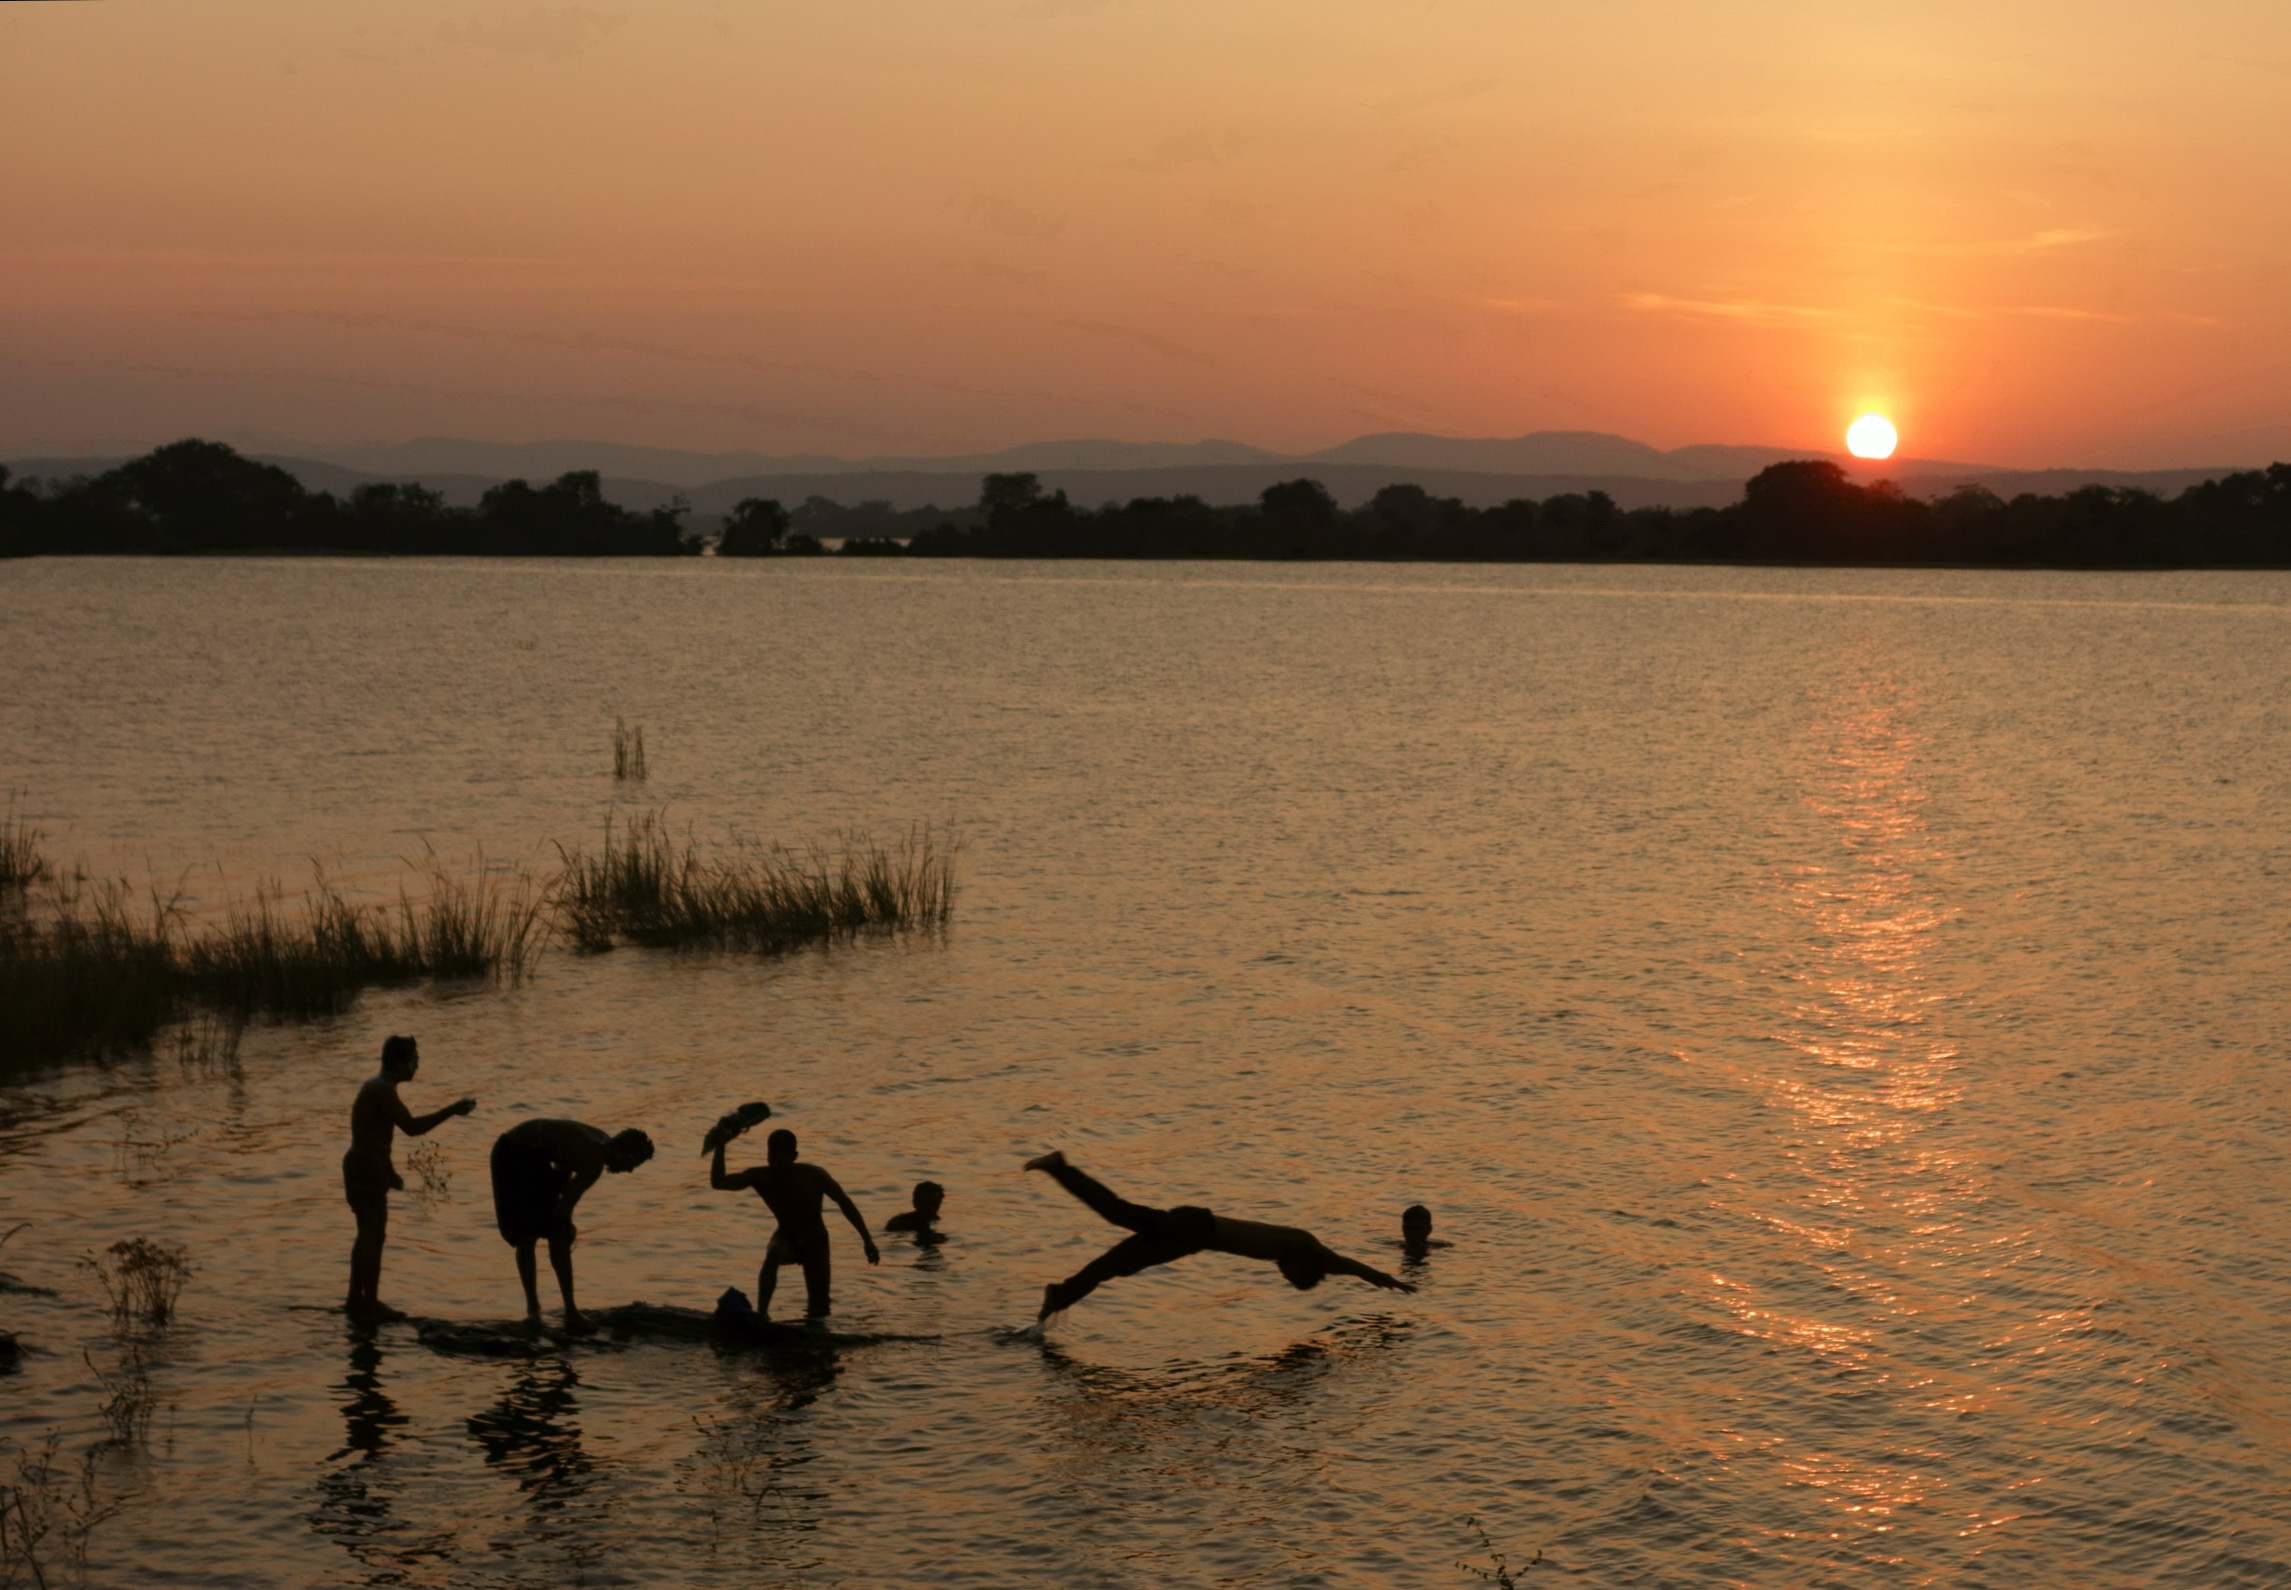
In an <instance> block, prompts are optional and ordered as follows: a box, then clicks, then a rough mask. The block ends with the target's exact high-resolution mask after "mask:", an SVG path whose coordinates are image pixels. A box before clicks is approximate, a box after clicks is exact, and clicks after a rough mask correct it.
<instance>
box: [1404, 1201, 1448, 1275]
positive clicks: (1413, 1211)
mask: <svg viewBox="0 0 2291 1590" xmlns="http://www.w3.org/2000/svg"><path fill="white" fill-rule="evenodd" d="M1447 1246H1448V1244H1447V1243H1445V1242H1435V1241H1433V1240H1432V1211H1431V1210H1429V1209H1427V1208H1425V1207H1424V1206H1423V1205H1422V1204H1410V1205H1409V1206H1408V1207H1407V1208H1405V1209H1403V1210H1401V1211H1400V1249H1401V1252H1403V1253H1404V1254H1406V1255H1407V1257H1408V1259H1409V1262H1411V1263H1414V1262H1416V1261H1418V1260H1421V1259H1422V1258H1423V1257H1424V1255H1425V1254H1427V1253H1430V1252H1431V1251H1432V1250H1433V1249H1434V1248H1444V1247H1447Z"/></svg>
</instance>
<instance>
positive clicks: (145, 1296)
mask: <svg viewBox="0 0 2291 1590" xmlns="http://www.w3.org/2000/svg"><path fill="white" fill-rule="evenodd" d="M80 1263H81V1264H82V1265H83V1266H84V1267H86V1268H87V1269H90V1270H93V1271H95V1276H96V1279H97V1280H98V1281H101V1282H102V1283H103V1290H104V1295H105V1296H106V1297H108V1298H110V1299H111V1317H112V1320H113V1322H114V1323H115V1324H116V1325H118V1326H119V1328H120V1329H122V1330H126V1329H128V1328H130V1327H132V1326H136V1325H149V1326H153V1327H159V1326H164V1325H166V1324H168V1323H169V1322H170V1321H172V1320H173V1319H174V1318H175V1300H176V1299H177V1298H178V1297H180V1296H182V1295H183V1283H184V1282H185V1281H188V1280H189V1279H190V1278H191V1266H190V1263H189V1261H188V1260H186V1259H185V1258H184V1256H183V1250H182V1249H181V1248H171V1247H169V1246H167V1245H166V1244H165V1243H163V1242H154V1241H152V1240H151V1239H150V1238H149V1237H132V1238H126V1239H123V1240H121V1241H118V1242H115V1243H113V1244H112V1245H111V1246H110V1248H108V1249H106V1250H105V1251H104V1252H102V1253H91V1254H89V1255H88V1256H87V1257H86V1258H84V1259H82V1260H80Z"/></svg>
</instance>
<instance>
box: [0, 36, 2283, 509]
mask: <svg viewBox="0 0 2291 1590" xmlns="http://www.w3.org/2000/svg"><path fill="white" fill-rule="evenodd" d="M0 129H4V130H5V138H4V139H0V173H4V174H5V176H4V192H5V196H6V214H7V224H6V228H5V232H4V233H0V281H4V283H5V292H4V293H0V453H5V454H11V455H23V454H27V453H32V452H37V451H41V450H44V449H79V448H103V447H111V446H121V445H134V444H142V443H149V442H155V441H161V440H166V439H169V438H172V437H175V436H180V435H185V434H201V435H209V436H217V437H221V438H224V439H228V440H232V441H236V442H239V443H241V444H243V445H245V444H251V445H257V446H266V447H269V446H286V445H291V444H293V443H297V442H302V443H311V444H323V443H330V442H347V441H358V440H375V441H388V440H396V439H401V438H404V437H409V436H416V435H456V436H469V437H479V438H484V439H490V440H502V441H517V440H530V439H540V438H551V437H584V438H599V439H608V440H614V441H622V442H638V443H648V444H653V445H659V446H672V447H689V448H698V449H728V448H753V449H759V450H763V451H767V452H775V453H806V452H820V453H834V454H841V455H846V456H858V455H863V454H871V453H877V454H879V453H907V454H914V453H944V452H957V451H973V450H983V449H988V448H995V447H1001V446H1005V445H1010V444H1014V443H1019V442H1025V441H1033V440H1041V439H1046V438H1055V437H1077V436H1106V437H1119V438H1127V439H1134V440H1170V441H1190V440H1195V439H1198V438H1202V437H1227V438H1231V439H1234V440H1238V441H1245V442H1251V443H1255V444H1257V445H1259V446H1265V447H1272V448H1279V449H1283V450H1291V449H1300V450H1301V449H1307V448H1314V447H1321V446H1327V445H1329V444H1332V443H1335V442H1338V441H1341V440H1343V439H1345V438H1347V437H1349V436H1353V435H1356V434H1358V433H1361V432H1365V431H1377V430H1399V429H1406V430H1427V431H1437V432H1445V433H1451V434H1462V435H1514V434H1519V433H1522V432H1526V431H1531V430H1543V429H1577V430H1603V431H1614V432H1619V433H1622V434H1625V435H1629V436H1634V437H1638V438H1640V439H1643V440H1646V441H1650V442H1653V443H1656V444H1657V445H1660V446H1666V447H1670V446H1678V445H1682V444H1685V443H1690V442H1759V443H1773V444H1777V445H1786V446H1805V447H1824V448H1835V447H1839V446H1841V445H1842V437H1843V433H1844V430H1845V426H1846V424H1847V422H1848V421H1849V420H1851V419H1852V418H1853V417H1854V416H1855V415H1856V414H1858V413H1860V412H1862V411H1863V410H1865V409H1877V410H1882V411H1883V412H1885V413H1887V414H1889V415H1891V416H1892V417H1893V419H1894V420H1895V421H1896V422H1897V423H1898V425H1899V427H1900V430H1901V434H1902V450H1903V453H1904V454H1905V455H1912V456H1920V457H1929V458H1955V459H1967V460H1976V461H1982V462H1992V463H1999V464H2012V465H2051V464H2064V465H2115V466H2120V467H2161V466H2169V465H2181V464H2190V465H2195V464H2220V463H2249V462H2265V461H2267V460H2269V459H2271V458H2291V5H2285V4H2284V3H2283V0H2189V3H2184V4H2178V5H2168V6H2167V5H2159V4H2156V3H2155V0H2074V3H2070V0H2044V3H2031V0H1915V3H1911V4H1903V5H1899V6H1893V7H1887V6H1884V5H1878V4H1870V3H1867V0H1863V3H1859V4H1832V5H1815V4H1811V3H1804V0H1692V3H1688V0H1608V3H1603V4H1599V5H1566V6H1561V5H1553V4H1522V3H1520V0H1426V3H1417V4H1364V3H1355V0H1309V3H1308V0H1216V3H1209V0H1154V3H1151V4H1148V3H1145V0H1129V3H1122V0H994V3H971V0H928V3H926V0H817V3H812V0H805V3H768V4H767V3H751V4H723V3H684V0H654V3H652V4H648V5H645V6H642V7H635V6H628V7H622V6H617V5H614V4H611V3H605V4H599V5H597V6H593V7H591V6H558V5H542V6H539V7H536V6H534V5H531V4H528V3H517V0H512V3H509V4H503V5H472V4H441V3H435V0H398V3H395V4H392V5H389V6H381V5H364V6H351V5H342V4H311V3H309V0H296V3H292V4H289V3H286V0H259V3H258V0H204V3H201V4H197V5H186V4H181V3H179V0H178V3H171V4H157V3H138V0H90V3H83V4H10V5H4V6H0Z"/></svg>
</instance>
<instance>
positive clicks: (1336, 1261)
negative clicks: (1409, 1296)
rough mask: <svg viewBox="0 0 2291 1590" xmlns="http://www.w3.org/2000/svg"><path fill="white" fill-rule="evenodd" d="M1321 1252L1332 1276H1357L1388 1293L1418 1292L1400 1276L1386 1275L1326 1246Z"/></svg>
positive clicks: (1321, 1246)
mask: <svg viewBox="0 0 2291 1590" xmlns="http://www.w3.org/2000/svg"><path fill="white" fill-rule="evenodd" d="M1320 1250H1321V1260H1322V1262H1323V1263H1325V1264H1326V1265H1327V1266H1328V1273H1329V1274H1331V1275H1350V1276H1356V1277H1358V1278H1359V1279H1360V1280H1363V1281H1366V1282H1367V1283H1368V1284H1369V1285H1370V1286H1381V1287H1383V1288H1384V1290H1386V1291H1387V1292H1413V1291H1415V1290H1416V1289H1415V1288H1414V1287H1413V1286H1410V1285H1409V1284H1408V1283H1407V1282H1406V1281H1403V1280H1401V1279H1400V1278H1399V1277H1398V1276H1396V1275H1386V1274H1385V1273H1384V1272H1383V1271H1382V1270H1379V1269H1377V1268H1376V1267H1375V1266H1374V1265H1368V1264H1363V1263H1361V1262H1360V1261H1359V1260H1358V1259H1348V1258H1346V1257H1345V1256H1344V1255H1343V1254H1341V1253H1338V1252H1336V1251H1335V1250H1334V1249H1331V1248H1329V1247H1327V1246H1326V1245H1325V1244H1323V1245H1320Z"/></svg>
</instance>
